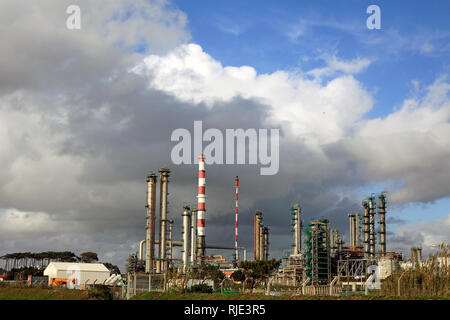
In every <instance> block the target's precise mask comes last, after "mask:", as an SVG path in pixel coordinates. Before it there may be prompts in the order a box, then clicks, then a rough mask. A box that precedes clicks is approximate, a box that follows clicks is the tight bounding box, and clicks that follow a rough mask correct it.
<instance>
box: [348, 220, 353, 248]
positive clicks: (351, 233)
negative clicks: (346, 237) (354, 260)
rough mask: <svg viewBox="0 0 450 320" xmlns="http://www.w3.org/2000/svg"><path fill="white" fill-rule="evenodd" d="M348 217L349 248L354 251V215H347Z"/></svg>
mask: <svg viewBox="0 0 450 320" xmlns="http://www.w3.org/2000/svg"><path fill="white" fill-rule="evenodd" d="M348 217H349V218H350V248H351V250H354V247H355V214H354V213H349V214H348Z"/></svg>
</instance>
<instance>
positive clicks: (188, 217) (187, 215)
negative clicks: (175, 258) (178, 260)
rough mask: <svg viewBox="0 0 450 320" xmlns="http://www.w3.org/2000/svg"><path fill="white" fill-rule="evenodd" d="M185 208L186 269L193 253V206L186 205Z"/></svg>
mask: <svg viewBox="0 0 450 320" xmlns="http://www.w3.org/2000/svg"><path fill="white" fill-rule="evenodd" d="M183 209H184V210H183V214H182V218H183V271H186V270H187V268H188V267H189V258H190V253H191V212H190V211H191V208H190V207H189V206H185V207H183Z"/></svg>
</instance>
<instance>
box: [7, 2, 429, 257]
mask: <svg viewBox="0 0 450 320" xmlns="http://www.w3.org/2000/svg"><path fill="white" fill-rule="evenodd" d="M130 2H131V1H120V2H119V3H118V4H115V5H114V4H109V3H108V4H104V8H102V5H101V4H98V3H96V4H95V2H88V1H80V6H81V8H82V10H83V14H84V15H85V17H86V18H87V20H86V21H85V22H84V23H83V27H82V30H80V32H78V33H75V32H71V33H69V32H68V31H67V30H66V29H64V27H61V24H62V25H63V26H65V21H64V18H65V17H66V15H65V5H66V3H67V2H64V1H61V2H58V4H57V5H56V6H51V5H50V2H45V1H44V2H43V5H42V6H38V5H36V4H31V5H30V10H29V11H24V12H22V11H21V10H20V6H19V4H18V3H17V2H16V1H7V2H5V5H4V6H3V4H2V6H3V9H4V10H2V13H1V15H0V35H1V36H2V37H7V38H4V39H6V40H5V41H4V43H5V45H4V46H2V47H1V48H0V69H1V70H2V71H4V72H2V75H1V76H0V88H1V89H0V125H1V126H0V142H1V143H2V146H3V149H2V150H1V151H0V160H1V162H2V166H3V167H2V172H0V203H2V205H1V206H2V208H5V209H11V208H16V209H17V210H18V211H19V212H22V213H23V212H25V213H26V214H22V215H19V216H17V215H7V214H6V213H5V212H6V211H3V212H2V211H0V218H2V219H4V220H2V221H4V227H3V229H0V230H1V232H0V240H1V244H0V254H1V253H4V252H11V251H43V250H73V251H75V252H77V253H79V252H82V251H86V250H90V251H96V252H98V253H99V254H100V257H101V260H103V261H107V260H111V261H112V262H114V263H115V264H118V265H119V266H123V264H124V261H125V259H126V257H127V256H128V254H129V253H130V252H132V251H136V250H137V245H138V243H139V241H140V240H141V239H144V237H145V208H144V206H145V204H146V183H145V178H146V175H147V174H148V173H149V172H150V171H157V170H158V169H159V168H161V167H169V168H170V169H171V170H172V174H171V178H170V183H169V193H170V194H169V215H170V217H172V218H174V219H175V223H176V224H175V238H177V239H178V238H180V235H181V230H180V223H181V221H180V220H181V219H180V217H181V212H182V206H183V204H184V203H190V204H192V205H195V204H196V203H195V202H196V197H195V196H196V190H197V171H198V168H197V166H196V165H194V164H192V165H179V166H175V165H173V164H172V162H171V160H170V151H171V149H172V147H173V146H174V145H175V143H174V142H171V141H170V136H171V133H172V132H173V130H175V129H177V128H185V129H188V130H189V131H191V132H192V131H193V125H194V121H195V120H202V121H203V130H206V129H208V128H217V129H220V130H222V132H224V130H225V129H227V128H233V129H235V128H243V129H248V128H256V129H258V128H271V127H274V126H275V127H278V125H276V124H274V123H273V122H270V121H268V118H269V111H270V108H271V106H269V105H267V104H265V103H264V102H262V101H261V100H258V99H253V98H251V97H247V98H245V97H241V96H236V97H234V98H233V99H230V100H227V101H216V102H214V103H213V104H203V103H191V102H186V101H182V100H180V99H177V98H176V97H174V96H173V95H171V94H168V93H167V92H163V91H160V90H157V89H152V88H149V87H148V80H149V79H148V77H143V76H140V75H137V74H134V73H131V72H129V70H130V68H131V67H133V66H135V64H136V63H137V62H138V61H140V59H142V58H143V56H142V55H140V54H136V53H132V52H130V46H132V45H133V43H127V45H125V46H119V45H117V42H118V41H119V40H121V39H122V40H123V39H125V37H126V36H128V35H132V36H133V37H134V35H135V33H136V32H138V33H142V32H143V31H142V30H146V28H145V27H149V26H152V27H155V28H157V29H158V30H159V31H160V32H159V33H154V32H149V35H146V37H148V38H146V39H145V40H146V42H147V43H149V44H151V45H150V50H151V53H164V52H167V51H168V50H170V49H171V48H173V47H174V46H176V45H178V44H180V43H183V42H184V41H186V40H187V39H188V38H189V34H188V32H187V31H186V30H185V24H186V21H185V17H184V16H183V14H182V13H181V12H179V11H178V10H176V9H175V8H172V7H170V5H169V4H166V3H165V2H156V3H153V2H148V3H149V4H148V6H149V7H147V2H145V1H137V2H136V3H138V4H139V5H141V6H144V7H145V9H146V10H150V9H155V12H156V13H155V14H156V16H155V17H156V18H155V20H151V21H140V20H139V19H140V18H138V17H135V18H134V19H135V20H133V19H132V20H130V21H129V23H126V24H124V25H120V23H119V22H114V23H113V24H109V25H107V26H106V27H105V25H104V21H105V19H107V18H108V14H109V15H111V14H112V12H114V10H115V9H117V8H120V10H124V8H126V7H127V5H129V4H130ZM21 3H22V4H23V5H27V4H28V2H26V1H22V2H21ZM99 9H104V10H103V11H102V12H99V16H98V17H97V18H96V15H95V13H96V11H98V10H99ZM5 12H8V13H9V15H10V18H9V19H3V18H4V16H5V15H6V13H5ZM61 13H62V14H61ZM132 21H140V22H139V23H138V24H133V23H132ZM37 23H39V28H36V24H37ZM102 23H103V24H102ZM18 26H20V27H18ZM120 26H121V27H122V29H120V28H119V27H120ZM105 28H106V29H105ZM105 30H106V33H102V31H105ZM166 34H167V35H168V36H167V37H163V36H161V35H166ZM133 37H131V39H132V40H133V39H134V38H133ZM132 40H130V41H131V42H133V41H132ZM289 126H290V125H289V123H287V124H284V123H283V124H280V127H281V138H280V139H281V140H280V141H281V143H280V171H279V173H278V174H276V175H274V176H261V175H260V174H259V166H257V165H208V166H207V204H206V206H207V242H208V243H212V244H221V245H230V246H231V245H232V244H233V235H234V177H235V176H236V175H238V176H239V177H240V184H241V185H240V221H239V226H240V232H239V234H240V236H239V239H240V240H239V241H240V245H243V246H246V247H247V248H248V249H249V250H248V256H249V257H251V256H252V254H251V251H252V250H251V248H252V245H253V244H252V239H253V236H252V232H253V214H254V211H255V210H256V209H259V210H262V211H263V212H264V221H265V224H266V225H268V226H269V227H270V232H271V234H270V238H271V250H272V251H271V255H272V256H273V257H280V256H281V254H282V253H283V251H284V250H286V249H289V248H290V243H291V234H290V226H289V224H290V214H289V209H290V207H291V206H292V205H293V204H295V203H299V204H300V205H301V207H302V213H303V220H304V222H305V225H306V223H307V222H308V221H309V220H310V219H312V218H319V217H322V216H324V217H328V218H329V219H330V223H331V226H332V228H337V229H339V230H340V231H341V232H342V233H343V234H344V235H347V233H348V231H347V230H348V217H347V213H348V212H349V211H360V209H361V199H358V198H357V196H356V195H354V192H353V188H356V187H361V186H365V185H366V184H367V182H368V180H369V178H370V177H369V176H368V175H366V174H365V171H364V170H363V169H362V166H361V159H359V158H357V157H355V156H354V155H352V153H351V152H350V151H349V150H348V149H347V148H345V146H344V145H342V144H340V143H334V144H327V145H320V146H311V145H310V144H308V143H307V142H306V141H305V139H302V138H301V137H298V136H295V135H293V134H292V130H290V128H289ZM315 147H316V148H315ZM391 222H392V221H391ZM20 223H22V225H25V226H27V228H31V231H32V232H31V231H30V229H27V228H24V227H23V226H22V227H21V228H19V226H20ZM392 223H393V222H392ZM48 224H51V225H52V226H53V227H52V229H51V230H47V229H46V228H44V227H43V226H44V225H48ZM421 240H423V237H422V238H421V237H419V236H416V235H409V234H401V235H396V238H395V237H394V238H392V242H393V243H403V244H407V245H409V242H411V243H416V242H417V241H421ZM408 241H409V242H408ZM398 247H399V248H400V247H402V248H403V247H404V246H400V245H399V246H398ZM226 255H228V256H227V257H229V255H230V253H226Z"/></svg>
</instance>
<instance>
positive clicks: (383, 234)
mask: <svg viewBox="0 0 450 320" xmlns="http://www.w3.org/2000/svg"><path fill="white" fill-rule="evenodd" d="M378 199H380V206H379V207H378V209H379V210H378V213H379V215H380V247H381V248H380V249H381V255H382V256H383V257H384V256H385V255H386V253H385V252H386V196H385V194H384V193H382V194H381V195H380V196H379V197H378Z"/></svg>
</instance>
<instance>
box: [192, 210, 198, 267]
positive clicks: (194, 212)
mask: <svg viewBox="0 0 450 320" xmlns="http://www.w3.org/2000/svg"><path fill="white" fill-rule="evenodd" d="M196 222H197V210H196V209H193V210H192V217H191V264H192V265H193V266H196V265H197V223H196Z"/></svg>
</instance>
